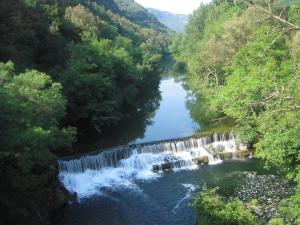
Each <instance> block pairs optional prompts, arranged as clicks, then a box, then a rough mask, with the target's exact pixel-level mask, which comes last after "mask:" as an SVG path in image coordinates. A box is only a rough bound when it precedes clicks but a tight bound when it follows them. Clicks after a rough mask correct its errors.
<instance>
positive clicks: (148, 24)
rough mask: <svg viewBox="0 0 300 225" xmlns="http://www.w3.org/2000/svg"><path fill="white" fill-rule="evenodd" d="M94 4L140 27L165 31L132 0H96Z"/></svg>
mask: <svg viewBox="0 0 300 225" xmlns="http://www.w3.org/2000/svg"><path fill="white" fill-rule="evenodd" d="M96 2H98V3H99V4H101V5H103V6H104V7H105V8H106V9H109V10H111V11H112V12H113V13H116V14H119V15H122V16H124V17H125V18H127V19H128V20H130V21H132V22H134V23H136V24H138V25H140V26H142V27H145V28H151V29H155V30H158V31H161V32H166V31H167V27H166V26H165V25H163V24H162V23H161V22H159V21H158V19H157V18H156V17H155V16H153V15H152V14H151V13H149V12H148V10H146V9H145V8H143V7H142V6H141V5H139V4H138V3H136V2H135V1H134V0H96Z"/></svg>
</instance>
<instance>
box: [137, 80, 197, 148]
mask: <svg viewBox="0 0 300 225" xmlns="http://www.w3.org/2000/svg"><path fill="white" fill-rule="evenodd" d="M159 90H160V93H161V102H160V106H159V108H158V110H157V111H156V113H155V116H154V118H153V119H152V124H150V125H148V126H147V128H146V131H145V134H144V137H143V138H138V139H136V140H135V142H136V143H141V142H149V141H157V140H165V139H171V138H180V137H186V136H191V135H192V134H194V132H195V131H196V130H198V129H199V127H200V126H199V125H198V124H197V123H196V122H195V121H194V120H193V119H192V118H191V116H190V114H189V111H188V109H187V107H186V104H185V103H186V100H187V98H188V94H187V92H186V90H185V89H183V87H182V85H181V83H178V82H176V81H175V80H174V78H164V79H162V81H161V83H160V86H159Z"/></svg>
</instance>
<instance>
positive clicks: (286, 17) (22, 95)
mask: <svg viewBox="0 0 300 225" xmlns="http://www.w3.org/2000/svg"><path fill="white" fill-rule="evenodd" d="M170 54H171V55H172V56H173V57H174V71H176V73H177V78H178V79H179V80H181V81H182V82H183V83H184V86H185V88H186V89H187V90H189V91H191V93H192V94H193V97H194V98H191V99H190V100H189V102H188V107H189V109H190V114H191V116H192V117H193V118H194V120H195V121H198V122H199V123H200V124H202V125H204V126H205V125H207V126H208V125H209V124H210V123H211V122H212V121H213V122H214V123H216V124H217V125H220V124H222V122H224V121H231V127H230V130H231V129H232V130H233V132H234V134H235V135H236V137H237V140H238V141H239V142H240V143H243V144H245V145H247V147H248V148H249V149H255V156H256V157H258V158H260V159H262V160H263V161H264V162H265V167H266V168H272V169H274V168H275V170H276V171H277V173H278V174H279V175H280V176H284V177H286V178H287V179H289V180H290V182H292V183H293V184H295V187H296V188H295V192H294V194H293V195H292V196H290V197H289V198H286V199H284V201H282V203H281V206H280V210H279V213H278V215H277V217H276V218H273V219H271V220H270V221H267V222H266V224H269V225H284V224H288V225H294V224H299V223H300V222H299V221H300V113H299V110H300V2H299V0H213V1H212V2H210V3H208V4H201V5H200V7H199V8H198V9H197V10H195V11H194V13H193V14H192V15H191V16H190V18H189V22H188V24H187V26H186V27H185V32H184V33H182V34H175V33H174V32H172V31H170V30H169V29H168V28H167V27H165V26H164V25H162V24H161V23H160V22H159V21H158V20H157V19H156V18H155V16H154V15H152V14H151V13H150V12H148V11H147V10H146V9H144V8H143V7H141V6H140V5H138V4H137V3H135V2H134V1H132V0H0V143H1V144H0V179H1V182H0V193H1V194H0V224H3V225H11V224H16V225H19V224H20V225H21V224H22V225H27V224H28V225H41V224H45V225H46V224H54V223H55V221H54V218H55V215H56V213H57V212H58V211H59V210H60V209H61V207H63V206H64V205H66V204H67V202H68V200H69V199H68V197H70V196H68V195H69V194H68V193H67V191H66V190H65V189H64V188H63V187H62V184H61V183H59V181H58V179H57V175H58V168H57V159H58V157H60V156H64V155H68V154H71V153H72V151H74V145H76V144H78V143H80V142H81V141H83V140H85V139H86V137H91V136H92V137H97V138H99V137H103V136H104V135H108V134H111V132H112V131H113V133H114V134H116V133H118V132H123V131H122V130H121V129H120V127H123V128H124V127H125V126H126V127H130V128H132V129H131V130H132V131H131V132H133V133H134V134H129V135H133V136H137V133H140V132H141V131H142V132H143V131H144V130H145V126H146V124H147V123H148V122H149V121H148V120H149V118H151V117H152V116H153V113H154V112H155V110H156V109H157V107H158V105H159V91H158V86H159V83H160V79H161V77H160V72H161V70H162V69H163V67H164V64H165V61H166V59H169V58H170ZM131 119H134V120H135V122H136V123H139V125H137V126H135V124H132V123H131V121H132V120H131ZM207 121H209V122H207ZM125 132H126V131H125ZM127 142H128V140H127V139H126V140H123V141H122V143H123V144H124V143H127ZM191 205H192V207H194V209H195V212H196V216H197V223H198V224H199V225H200V224H205V225H209V224H213V225H218V224H220V225H224V224H226V225H230V224H232V225H238V224H246V225H247V224H249V225H251V224H253V225H254V224H260V222H259V221H258V220H257V218H256V215H255V213H253V210H251V209H253V207H259V202H257V201H256V200H255V199H254V200H253V201H252V202H251V203H246V204H245V203H244V202H241V201H240V200H239V199H235V198H227V197H226V196H223V195H222V193H221V192H220V191H219V189H218V187H210V186H209V187H207V186H204V187H203V191H202V192H201V193H199V194H198V195H197V196H196V197H195V198H194V200H193V201H192V203H191ZM251 207H252V208H251Z"/></svg>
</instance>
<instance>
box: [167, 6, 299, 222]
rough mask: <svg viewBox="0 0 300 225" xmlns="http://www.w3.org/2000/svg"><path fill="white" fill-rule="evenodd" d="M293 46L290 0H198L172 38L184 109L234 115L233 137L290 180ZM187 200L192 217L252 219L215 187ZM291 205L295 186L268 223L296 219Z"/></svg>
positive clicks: (295, 29)
mask: <svg viewBox="0 0 300 225" xmlns="http://www.w3.org/2000/svg"><path fill="white" fill-rule="evenodd" d="M299 46H300V3H299V1H296V0H295V1H292V0H291V1H284V0H282V1H281V0H273V1H260V0H254V1H253V0H252V1H248V0H240V1H230V0H216V1H213V2H212V3H210V4H206V5H201V6H200V7H199V9H198V10H196V11H195V12H194V13H193V15H192V16H191V17H190V19H189V23H188V25H187V26H186V33H185V34H183V35H179V36H177V37H176V38H175V40H174V42H173V45H172V52H173V53H174V55H175V57H176V61H177V64H176V69H177V70H181V71H186V73H183V74H184V75H183V76H181V79H182V80H183V81H184V82H185V85H186V87H187V88H188V89H190V90H192V91H193V93H194V94H195V96H196V98H195V99H194V100H192V101H191V102H189V106H190V107H191V113H192V116H193V117H194V118H195V119H196V120H198V121H200V122H201V123H202V124H205V123H204V117H206V118H207V117H208V118H210V121H222V120H224V119H228V118H230V119H231V120H234V122H235V125H234V128H233V130H234V132H235V133H236V135H237V136H238V139H239V140H240V141H242V142H243V143H246V144H248V146H249V147H254V148H255V150H256V156H257V157H259V158H262V159H263V160H265V161H266V166H267V167H276V168H277V170H278V171H279V172H281V173H283V174H285V175H286V176H287V177H288V178H289V179H291V180H294V181H296V182H298V183H299V182H300V164H299V163H300V112H299V109H300V105H299V103H300V48H299ZM224 201H225V202H224ZM193 205H194V206H195V208H196V209H197V213H198V223H199V224H257V223H258V222H257V221H256V222H255V220H254V218H252V217H249V216H248V213H249V212H248V211H247V210H246V209H244V207H243V206H242V205H241V203H240V202H238V201H229V202H228V204H227V205H226V200H224V199H222V197H221V196H218V195H217V194H216V190H215V189H214V190H207V191H206V192H204V193H202V194H200V195H199V196H198V197H197V198H196V200H195V201H194V203H193ZM299 206H300V185H298V187H297V189H296V191H295V195H294V196H292V197H291V198H290V199H286V200H285V201H284V202H283V204H282V208H281V209H280V215H278V217H279V218H278V219H274V220H273V221H271V222H270V223H269V224H299V222H300V214H299V212H300V208H299ZM237 212H240V213H237ZM221 217H222V220H221V219H220V218H221ZM204 221H206V222H204ZM207 221H210V223H209V222H207ZM216 221H218V222H216ZM203 222H204V223H203Z"/></svg>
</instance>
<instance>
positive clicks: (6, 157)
mask: <svg viewBox="0 0 300 225" xmlns="http://www.w3.org/2000/svg"><path fill="white" fill-rule="evenodd" d="M0 80H1V85H0V102H1V103H0V104H1V107H0V118H1V127H0V134H1V135H0V143H1V146H0V161H1V164H0V165H1V166H0V167H1V173H0V177H1V179H3V178H4V177H5V180H6V182H5V183H2V185H0V190H1V193H2V196H1V198H0V208H1V211H2V213H4V215H5V216H4V217H3V218H1V222H3V223H4V224H7V223H8V222H9V221H10V222H12V221H15V223H19V220H20V219H26V220H27V222H26V223H25V224H30V223H36V222H37V221H38V219H37V217H36V216H37V215H34V213H36V214H44V213H45V212H44V211H43V209H44V207H43V206H42V205H43V204H48V201H49V200H51V196H47V193H48V192H49V191H50V188H51V187H48V185H49V182H53V178H54V177H55V170H53V169H52V170H51V169H50V168H51V167H52V168H55V163H56V162H55V156H54V155H53V154H52V153H51V151H52V150H57V149H66V148H70V145H71V143H72V142H73V141H74V135H75V130H74V129H71V128H66V129H60V128H59V127H58V125H59V122H60V120H61V118H62V117H63V116H64V114H65V108H66V100H65V98H64V96H63V95H62V93H61V85H60V84H59V83H55V82H53V81H52V80H51V78H50V77H49V76H48V75H46V74H44V73H41V72H38V71H35V70H28V71H26V72H25V73H21V74H18V75H17V74H15V73H14V68H13V64H12V63H11V62H9V63H6V64H4V63H0ZM58 137H60V138H58ZM54 187H55V185H54ZM35 194H37V195H39V196H40V197H41V196H42V195H45V196H44V197H41V198H37V197H36V196H35ZM6 198H8V199H10V198H11V199H13V200H12V202H11V205H8V202H7V201H8V200H7V199H6ZM27 198H32V199H31V200H30V201H29V202H28V204H24V203H26V202H27V201H26V199H27ZM51 201H52V200H51ZM49 207H51V205H49ZM33 209H35V211H33ZM18 210H20V212H18ZM15 215H17V217H15ZM42 216H45V215H42ZM35 217H36V219H34V218H35Z"/></svg>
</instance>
